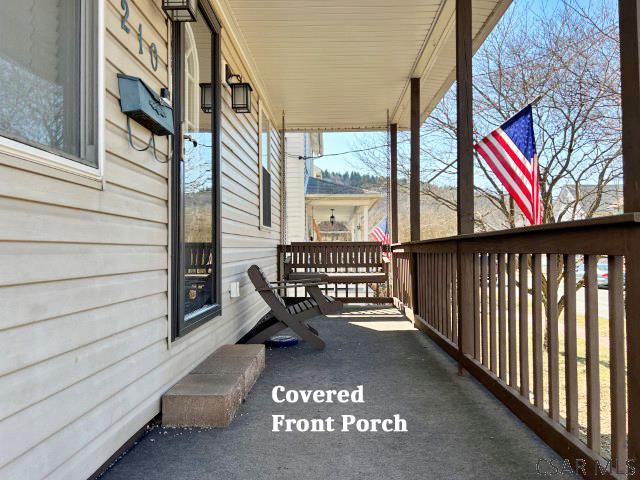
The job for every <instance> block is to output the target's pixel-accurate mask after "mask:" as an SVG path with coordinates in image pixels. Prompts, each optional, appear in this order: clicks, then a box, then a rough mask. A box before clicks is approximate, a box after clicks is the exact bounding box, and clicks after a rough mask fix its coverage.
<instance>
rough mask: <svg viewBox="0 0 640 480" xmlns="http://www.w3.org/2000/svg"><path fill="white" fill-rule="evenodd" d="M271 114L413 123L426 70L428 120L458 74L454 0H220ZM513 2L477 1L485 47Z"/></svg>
mask: <svg viewBox="0 0 640 480" xmlns="http://www.w3.org/2000/svg"><path fill="white" fill-rule="evenodd" d="M222 3H226V6H227V7H228V9H229V10H228V12H229V16H228V18H231V19H233V22H234V23H235V25H234V27H235V28H237V30H238V32H236V33H238V36H239V37H240V38H239V40H240V41H241V42H240V43H241V44H244V46H245V48H246V50H247V52H245V54H246V55H247V56H248V57H249V58H248V63H249V64H251V65H253V68H254V70H255V72H254V73H255V75H256V77H258V78H259V82H260V83H261V85H262V86H264V90H265V91H264V92H263V93H264V94H265V95H266V96H267V97H268V98H269V101H270V104H271V106H272V109H273V113H274V115H277V116H279V114H280V112H281V111H282V110H284V111H285V113H286V124H287V125H286V126H287V130H307V131H309V130H352V129H363V130H375V129H383V128H386V123H387V110H389V112H390V115H391V121H392V122H396V123H399V124H400V127H401V128H407V127H408V124H409V107H408V105H409V92H408V83H409V79H410V78H411V77H421V78H422V98H421V106H422V108H423V112H422V116H423V119H424V118H426V117H427V115H428V113H429V112H430V111H431V109H432V108H433V107H434V106H435V105H436V104H437V102H438V101H439V100H440V98H441V97H442V95H443V94H444V92H445V91H446V90H447V89H448V88H449V87H450V85H451V84H452V82H453V79H454V75H455V0H395V1H389V0H222ZM509 3H510V0H473V30H474V31H473V35H474V48H476V49H477V48H478V47H479V46H480V45H481V43H482V42H483V41H484V39H485V38H486V36H487V35H488V33H489V32H490V31H491V29H492V28H493V27H494V26H495V23H496V22H497V20H498V19H499V18H500V17H501V16H502V14H503V13H504V11H505V10H506V8H507V6H508V4H509Z"/></svg>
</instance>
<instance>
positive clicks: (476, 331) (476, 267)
mask: <svg viewBox="0 0 640 480" xmlns="http://www.w3.org/2000/svg"><path fill="white" fill-rule="evenodd" d="M473 352H474V353H473V356H474V358H475V359H476V360H480V359H481V351H480V256H479V255H478V254H477V253H474V254H473Z"/></svg>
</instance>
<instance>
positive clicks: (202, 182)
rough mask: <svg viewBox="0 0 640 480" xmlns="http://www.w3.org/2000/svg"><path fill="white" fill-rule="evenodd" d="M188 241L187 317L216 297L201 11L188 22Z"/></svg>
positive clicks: (207, 52)
mask: <svg viewBox="0 0 640 480" xmlns="http://www.w3.org/2000/svg"><path fill="white" fill-rule="evenodd" d="M184 26H185V36H184V55H185V72H184V83H185V84H184V100H185V111H184V123H183V128H184V133H185V136H186V138H187V139H188V140H186V141H185V146H184V161H183V163H182V166H183V169H184V170H183V174H184V184H183V192H184V242H185V278H184V282H185V283H184V285H185V298H184V313H185V317H186V320H189V318H190V317H194V316H196V315H197V314H199V313H201V312H203V311H205V310H206V309H207V308H209V307H211V305H212V304H213V303H214V296H213V293H214V290H213V288H214V284H213V274H214V271H213V266H214V265H215V264H216V262H215V260H216V259H215V258H214V242H213V233H214V232H213V218H214V204H213V188H214V178H213V153H214V151H213V141H214V138H213V121H212V120H213V114H212V109H211V108H206V107H205V106H203V105H201V104H200V86H199V85H200V83H210V82H211V80H212V76H211V53H212V48H213V38H212V34H211V30H210V29H209V26H208V24H207V22H206V21H205V20H204V17H203V16H202V15H199V16H198V20H197V21H196V22H194V23H185V24H184Z"/></svg>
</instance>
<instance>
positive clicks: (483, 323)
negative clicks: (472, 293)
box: [480, 253, 489, 367]
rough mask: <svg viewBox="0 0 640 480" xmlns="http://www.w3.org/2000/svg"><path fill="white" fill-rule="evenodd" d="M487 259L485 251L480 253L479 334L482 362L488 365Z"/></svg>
mask: <svg viewBox="0 0 640 480" xmlns="http://www.w3.org/2000/svg"><path fill="white" fill-rule="evenodd" d="M488 269H489V259H488V256H487V254H486V253H481V254H480V336H481V343H482V364H483V365H484V366H485V367H487V366H489V342H488V340H489V338H488V335H489V334H488V330H487V313H488V312H487V271H488Z"/></svg>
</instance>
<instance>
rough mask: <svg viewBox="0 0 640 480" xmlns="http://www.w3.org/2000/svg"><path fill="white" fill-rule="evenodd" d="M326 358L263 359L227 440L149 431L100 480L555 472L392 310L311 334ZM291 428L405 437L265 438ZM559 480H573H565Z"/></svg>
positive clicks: (353, 310)
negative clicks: (317, 393)
mask: <svg viewBox="0 0 640 480" xmlns="http://www.w3.org/2000/svg"><path fill="white" fill-rule="evenodd" d="M312 324H313V325H314V327H316V328H317V329H318V330H319V331H320V333H321V335H322V337H323V338H324V339H325V340H326V342H327V347H326V349H325V350H323V351H316V350H313V349H311V348H310V347H309V346H306V345H305V344H303V343H301V344H299V345H298V346H296V347H293V348H289V349H274V350H268V351H267V367H266V370H265V372H264V373H263V375H262V377H261V378H260V379H259V380H258V383H257V384H256V385H255V387H254V388H253V390H252V392H251V393H250V394H249V397H248V398H247V400H246V402H245V403H244V404H243V405H242V407H241V408H240V410H239V412H238V416H237V418H236V420H235V421H234V422H233V424H232V425H231V426H230V427H229V428H227V429H200V428H190V429H165V428H162V427H155V428H153V429H152V430H151V431H150V432H149V434H148V435H147V436H146V437H144V438H143V439H142V440H141V441H140V443H139V444H138V445H137V446H136V447H135V448H133V449H132V450H131V451H130V452H129V453H127V454H126V455H125V456H124V457H122V458H121V459H120V460H119V461H118V462H117V463H116V464H115V465H114V466H113V467H112V468H111V469H110V470H109V471H107V473H106V474H105V475H104V476H103V477H102V478H103V479H105V480H117V479H127V480H137V479H147V478H158V479H164V478H180V479H184V480H190V479H194V480H195V479H198V480H200V479H203V478H229V479H248V478H251V479H270V478H386V479H396V478H397V479H405V478H448V479H457V478H459V479H468V478H519V479H528V478H531V479H534V478H540V475H541V473H540V472H542V473H545V472H547V473H548V472H551V471H554V470H553V469H554V468H555V467H560V468H562V460H561V459H560V457H559V456H558V455H557V454H556V453H554V452H553V451H552V450H551V449H550V448H549V447H547V446H546V445H545V444H544V443H542V442H541V440H540V439H539V438H538V437H536V436H535V435H534V434H533V433H532V432H531V431H530V430H528V429H527V427H525V426H524V425H523V424H522V423H521V422H520V421H519V420H518V419H517V418H516V417H515V416H513V415H512V414H511V413H510V412H509V410H508V409H507V408H506V407H505V406H503V405H502V404H501V403H500V402H499V401H498V400H497V399H496V398H495V397H493V396H492V395H491V394H490V393H488V392H487V391H486V390H485V389H484V388H483V387H482V386H481V385H480V384H479V383H478V382H476V381H475V380H474V379H473V377H471V376H468V375H464V376H460V375H458V365H457V363H456V362H455V361H453V360H452V359H451V358H450V357H449V356H448V355H447V354H445V353H444V352H443V351H442V350H441V349H440V348H438V347H437V346H436V344H434V343H433V342H432V341H431V340H429V339H428V338H427V337H426V336H425V335H424V334H423V333H422V332H420V331H418V330H416V329H415V328H414V327H413V325H412V324H411V323H410V322H409V321H407V319H406V318H405V317H404V316H403V315H402V314H401V313H400V312H399V311H398V310H397V309H396V308H394V307H391V306H377V307H370V306H351V307H348V308H347V309H345V311H344V312H343V313H342V314H341V315H336V316H331V317H318V318H317V319H316V320H314V321H313V322H312ZM278 385H282V386H284V387H285V388H286V389H296V390H298V389H302V390H308V389H310V388H311V389H318V390H331V389H347V390H353V389H355V388H356V387H357V386H358V385H362V386H363V391H364V403H346V404H340V403H311V404H305V403H301V402H298V403H294V404H290V403H282V404H279V403H275V402H274V401H273V400H272V390H273V388H274V387H275V386H278ZM278 414H283V415H286V417H287V418H306V419H311V418H326V417H334V418H335V419H336V422H338V421H339V420H340V419H341V416H342V415H354V416H355V417H357V418H366V419H372V418H378V419H385V418H392V417H393V416H394V415H396V414H397V415H399V417H401V418H402V419H404V420H406V422H407V430H408V431H407V432H388V433H384V432H380V431H379V432H375V433H374V432H358V431H355V427H353V426H352V427H350V430H351V431H349V432H341V431H339V429H338V428H337V429H336V430H338V431H335V432H324V433H311V432H306V433H301V432H291V433H286V432H273V431H272V426H273V425H272V423H273V419H272V415H278ZM560 478H571V476H570V475H565V476H564V477H560Z"/></svg>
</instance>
